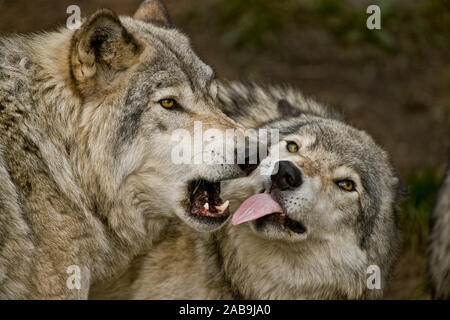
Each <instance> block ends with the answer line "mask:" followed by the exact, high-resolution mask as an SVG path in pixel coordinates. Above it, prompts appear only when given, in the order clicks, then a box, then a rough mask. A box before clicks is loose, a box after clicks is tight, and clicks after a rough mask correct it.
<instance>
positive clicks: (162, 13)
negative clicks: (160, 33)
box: [133, 0, 173, 28]
mask: <svg viewBox="0 0 450 320" xmlns="http://www.w3.org/2000/svg"><path fill="white" fill-rule="evenodd" d="M133 18H134V19H136V20H141V21H144V22H148V23H152V24H155V25H157V26H159V27H163V28H173V23H172V20H171V19H170V17H169V13H168V12H167V9H166V7H165V6H164V4H163V3H162V2H161V1H160V0H145V1H144V2H142V3H141V5H140V6H139V8H138V9H137V10H136V12H135V14H134V16H133Z"/></svg>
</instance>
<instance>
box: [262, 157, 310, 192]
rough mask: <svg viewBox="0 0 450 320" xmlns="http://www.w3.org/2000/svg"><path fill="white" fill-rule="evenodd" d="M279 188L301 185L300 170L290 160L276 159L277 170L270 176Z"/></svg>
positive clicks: (292, 187) (291, 187)
mask: <svg viewBox="0 0 450 320" xmlns="http://www.w3.org/2000/svg"><path fill="white" fill-rule="evenodd" d="M270 178H271V180H272V183H273V184H274V186H276V187H277V188H278V189H280V190H287V189H291V190H292V189H296V188H298V187H300V186H301V185H302V182H303V179H302V172H301V171H300V169H299V168H298V167H297V166H296V165H295V164H294V163H293V162H291V161H278V170H277V171H276V173H274V174H272V175H271V176H270Z"/></svg>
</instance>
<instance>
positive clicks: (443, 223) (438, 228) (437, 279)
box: [428, 167, 450, 299]
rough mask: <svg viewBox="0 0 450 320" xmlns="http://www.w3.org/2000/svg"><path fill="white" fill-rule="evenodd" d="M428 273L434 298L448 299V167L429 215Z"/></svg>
mask: <svg viewBox="0 0 450 320" xmlns="http://www.w3.org/2000/svg"><path fill="white" fill-rule="evenodd" d="M431 219H432V220H431V221H432V224H431V231H430V243H429V248H428V253H429V265H428V273H429V278H430V282H431V287H432V295H433V298H434V299H450V167H449V169H448V170H447V175H446V178H445V179H444V183H443V184H442V187H441V190H440V191H439V194H438V197H437V202H436V205H435V208H434V210H433V213H432V215H431Z"/></svg>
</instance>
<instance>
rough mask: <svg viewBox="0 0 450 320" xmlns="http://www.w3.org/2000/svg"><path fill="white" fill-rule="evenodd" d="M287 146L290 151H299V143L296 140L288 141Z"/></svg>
mask: <svg viewBox="0 0 450 320" xmlns="http://www.w3.org/2000/svg"><path fill="white" fill-rule="evenodd" d="M286 148H287V149H288V151H289V152H290V153H296V152H297V151H298V145H297V144H296V143H295V142H292V141H291V142H288V144H287V146H286Z"/></svg>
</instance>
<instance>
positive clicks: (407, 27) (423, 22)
mask: <svg viewBox="0 0 450 320" xmlns="http://www.w3.org/2000/svg"><path fill="white" fill-rule="evenodd" d="M140 2H141V1H140V0H91V1H88V0H62V1H51V0H39V1H27V0H0V32H2V33H12V32H20V33H23V32H33V31H40V30H49V29H54V28H55V27H57V26H59V25H63V24H65V21H66V19H67V17H68V14H66V9H67V7H68V6H69V5H71V4H76V5H78V6H80V8H81V11H82V15H83V16H84V17H85V16H87V15H89V14H90V13H92V12H93V11H95V9H97V8H101V7H106V8H110V9H113V10H115V11H116V12H117V13H119V14H124V15H130V14H132V13H133V12H134V10H135V9H136V8H137V7H138V5H139V4H140ZM373 2H374V3H377V4H379V5H380V6H381V9H382V21H381V23H382V29H381V30H377V31H369V30H367V28H366V27H365V19H366V18H367V14H366V13H365V9H366V7H367V5H368V1H356V0H353V1H352V0H347V1H339V0H317V1H311V0H277V1H275V0H247V1H239V0H210V1H205V0H204V1H200V0H166V1H165V3H166V4H167V6H168V8H169V12H170V13H171V16H172V18H173V20H174V22H175V24H176V25H177V26H178V27H179V28H180V29H181V30H182V31H183V32H185V33H186V34H188V36H189V37H190V38H191V40H192V44H193V46H194V48H195V49H196V51H197V52H198V53H199V54H200V56H202V58H203V59H204V60H205V61H206V62H207V63H209V64H210V65H212V66H213V67H214V68H215V69H216V71H217V73H218V75H219V77H220V78H222V79H230V80H232V79H241V80H248V79H250V80H254V81H258V82H263V83H264V82H273V83H290V84H292V85H295V86H297V87H298V88H300V89H301V90H303V91H304V93H305V94H306V95H309V96H313V97H315V98H316V99H318V100H319V101H321V102H324V103H327V104H330V105H332V106H334V107H336V108H338V109H340V110H341V111H342V112H343V113H344V114H345V115H346V117H347V118H348V119H349V120H350V121H351V122H352V123H353V124H354V125H356V126H357V127H359V128H362V129H365V130H367V131H368V132H369V133H370V134H372V135H373V136H374V137H375V139H376V140H377V141H378V142H379V143H380V144H381V145H382V146H383V147H384V148H385V149H386V150H388V151H389V153H390V154H391V155H392V161H393V162H394V164H395V166H396V167H397V168H398V170H399V172H400V173H401V175H402V176H403V177H404V178H405V180H406V182H407V183H408V185H409V187H410V189H411V196H410V198H409V199H408V200H406V201H404V202H403V204H402V223H403V229H404V245H403V254H402V256H401V259H400V261H399V264H398V266H397V268H396V272H395V275H394V278H393V280H392V283H391V289H390V292H389V294H388V298H428V297H429V288H428V285H427V281H426V277H425V274H426V253H425V250H426V237H427V232H428V218H429V213H430V211H431V208H432V205H433V201H434V197H435V193H436V190H437V188H438V186H439V183H440V181H441V178H442V176H443V174H444V171H445V167H446V163H447V159H448V154H449V153H448V150H449V141H450V139H449V137H450V90H449V89H450V65H449V59H448V58H449V39H450V35H449V31H448V30H449V29H450V23H449V19H450V18H449V17H450V15H449V12H450V9H449V1H447V0H429V1H425V0H424V1H420V0H416V1H395V2H393V1H390V2H389V1H373Z"/></svg>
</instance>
